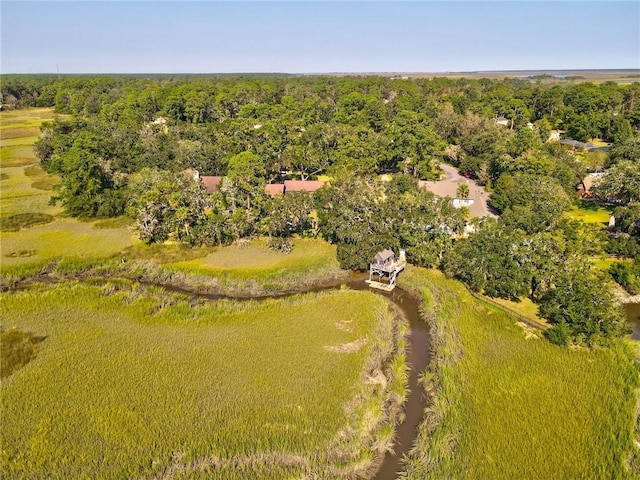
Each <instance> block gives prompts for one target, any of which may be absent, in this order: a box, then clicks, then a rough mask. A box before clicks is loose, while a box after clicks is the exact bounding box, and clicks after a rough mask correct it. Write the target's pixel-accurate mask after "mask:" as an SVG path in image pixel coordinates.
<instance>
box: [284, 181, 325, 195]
mask: <svg viewBox="0 0 640 480" xmlns="http://www.w3.org/2000/svg"><path fill="white" fill-rule="evenodd" d="M324 183H325V182H321V181H319V180H285V181H284V191H285V192H303V191H304V192H309V193H315V192H316V190H318V189H320V188H322V187H323V186H324Z"/></svg>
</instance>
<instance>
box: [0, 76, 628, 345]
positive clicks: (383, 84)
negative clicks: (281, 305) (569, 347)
mask: <svg viewBox="0 0 640 480" xmlns="http://www.w3.org/2000/svg"><path fill="white" fill-rule="evenodd" d="M8 80H11V81H7V82H3V87H2V88H3V99H5V98H7V95H12V96H13V97H14V98H16V99H24V103H25V104H28V102H35V105H49V106H54V107H55V111H56V112H57V113H59V114H60V116H59V117H58V118H56V119H55V120H54V121H53V122H51V123H49V124H46V125H44V126H43V134H42V138H41V139H40V141H39V142H38V143H37V144H36V147H35V148H36V153H37V155H38V157H39V159H40V161H41V164H42V166H43V168H45V170H47V171H48V172H50V173H54V174H58V175H60V176H61V178H62V180H61V182H60V183H59V184H58V185H57V186H56V192H55V196H54V198H53V200H54V201H59V202H61V203H62V205H63V206H64V207H65V209H66V210H67V212H68V213H69V214H71V215H74V216H89V217H94V216H115V215H121V214H123V213H127V214H128V215H131V216H133V217H134V218H136V219H137V224H136V228H137V231H138V234H139V236H140V238H142V239H144V240H145V241H147V242H150V243H151V242H160V241H164V240H166V239H168V238H174V239H177V240H179V241H180V242H183V243H185V244H188V245H197V244H226V243H230V242H232V241H234V240H237V239H240V238H244V237H248V236H252V235H255V234H264V235H268V236H269V237H270V238H271V244H272V245H273V246H274V247H275V248H281V249H284V250H286V249H287V248H290V245H291V244H290V241H289V240H288V239H289V238H290V237H291V235H294V234H298V235H317V234H320V235H322V236H323V237H324V238H326V239H327V240H329V241H331V242H333V243H335V244H337V246H338V258H339V260H340V263H341V265H342V266H344V267H345V268H353V269H364V268H366V267H367V265H368V262H369V261H370V259H371V257H372V256H373V254H374V253H375V252H376V251H377V250H379V249H381V248H389V247H396V248H397V247H400V246H402V247H405V248H407V255H408V258H409V260H410V261H411V262H413V263H415V264H418V265H425V266H435V267H440V268H442V269H443V270H444V271H445V272H446V273H448V274H449V275H451V276H454V277H456V278H459V279H460V280H462V281H464V282H465V283H467V285H469V286H470V288H473V289H475V290H478V291H483V292H484V293H486V294H488V295H491V296H499V297H504V298H512V299H515V298H518V297H521V296H528V297H530V298H531V299H532V300H533V301H535V302H536V303H538V304H539V305H540V313H541V314H542V315H543V316H544V317H545V318H547V319H548V320H549V321H550V322H551V323H552V324H554V325H555V327H554V328H553V329H552V330H551V331H550V333H549V338H550V339H552V340H553V341H555V342H557V343H568V342H569V341H573V342H578V343H588V344H595V343H599V342H601V341H603V339H606V338H608V337H611V336H616V335H619V334H621V333H622V332H623V330H624V323H623V321H622V318H621V316H620V314H619V312H618V311H617V310H616V308H615V302H614V301H613V297H612V296H611V290H610V289H609V288H608V283H607V281H608V280H607V277H606V276H603V275H602V274H600V273H597V271H595V270H593V268H591V267H590V264H589V263H588V262H587V258H588V257H589V256H592V255H594V254H596V253H598V252H601V251H602V250H603V249H615V248H618V249H622V250H625V249H626V250H625V252H627V253H628V252H629V251H631V250H632V249H633V248H634V245H637V241H636V239H637V236H638V230H640V228H638V224H639V223H638V218H637V217H638V211H639V210H640V209H638V207H637V204H638V203H637V202H638V200H639V199H638V192H637V191H636V190H637V188H636V187H637V186H638V181H637V179H638V145H639V144H640V142H639V140H638V133H637V132H638V130H639V129H640V104H639V103H638V101H637V98H636V96H637V94H638V92H640V88H639V86H638V84H632V85H618V84H615V83H612V82H605V83H602V84H600V85H594V84H590V83H579V84H563V83H561V84H545V83H542V82H537V81H531V80H527V79H510V80H500V81H497V80H485V79H482V80H469V79H447V78H434V79H412V80H392V79H388V78H383V77H358V78H356V77H344V78H342V77H255V76H239V77H219V78H172V77H152V78H138V77H74V78H63V79H61V80H55V79H54V80H52V81H48V82H42V84H38V83H37V82H34V83H33V84H29V82H26V81H25V79H22V78H18V80H21V81H22V82H23V84H25V85H30V86H28V88H27V87H24V89H23V90H24V92H27V91H30V92H33V91H36V92H37V95H36V94H33V93H32V94H31V95H32V97H35V98H31V97H28V95H27V94H26V93H25V94H22V93H20V92H21V91H22V90H20V87H19V86H18V87H16V85H19V82H18V83H16V82H14V80H13V79H8ZM7 85H8V86H7ZM5 88H6V89H7V90H5ZM8 89H12V90H10V93H6V92H9V90H8ZM34 89H35V90H34ZM38 89H39V90H38ZM29 98H31V99H29ZM3 101H4V100H3ZM499 116H501V117H505V118H506V119H507V120H508V122H507V125H500V124H498V123H497V122H496V120H495V119H496V117H499ZM558 128H561V129H563V130H564V131H565V132H566V135H569V136H571V137H573V138H575V139H577V140H588V139H590V138H592V137H600V138H603V139H605V140H608V141H611V142H612V148H611V152H610V154H606V153H602V152H583V151H578V152H576V151H575V150H574V149H572V148H570V147H567V146H564V145H559V144H558V143H557V142H550V141H548V139H549V136H550V133H551V131H552V130H554V129H558ZM443 161H444V162H448V163H450V164H452V165H455V166H457V167H458V168H459V169H460V170H461V171H464V172H467V173H468V174H469V175H470V176H472V177H474V178H475V179H477V181H479V182H480V183H483V184H485V185H486V186H487V188H488V189H489V190H490V191H491V192H492V198H491V204H492V206H493V208H494V209H495V210H496V211H497V212H499V213H500V218H499V219H498V220H497V221H492V220H486V221H481V222H476V225H475V228H476V233H475V234H473V235H471V236H469V238H461V237H462V236H461V235H460V234H461V233H462V231H463V228H464V225H465V222H467V221H468V218H467V214H468V212H467V211H466V210H465V209H460V210H458V209H454V208H453V206H452V204H451V201H450V199H439V198H437V197H435V196H433V195H432V194H430V193H429V192H425V191H423V190H421V189H420V188H418V182H417V181H418V179H434V178H437V177H438V176H439V168H438V164H439V163H441V162H443ZM186 169H195V170H198V171H199V172H200V173H202V174H205V175H206V174H209V175H224V180H223V182H222V184H221V186H220V189H219V191H218V192H216V193H215V194H213V195H207V194H206V192H205V191H204V189H203V188H202V186H201V185H200V184H199V182H197V181H194V180H193V178H191V177H189V175H185V174H181V173H180V172H182V171H184V170H186ZM588 171H599V172H601V173H603V175H602V176H601V178H600V179H599V182H598V183H597V184H596V187H595V194H596V196H597V198H599V199H601V200H602V201H607V202H610V203H615V205H616V206H617V208H616V218H617V219H619V221H617V222H616V228H617V229H618V231H617V232H616V234H615V235H614V236H613V237H612V238H611V239H603V238H600V237H598V235H597V234H595V233H594V232H591V231H589V230H588V229H586V228H584V226H583V225H582V224H580V223H578V222H572V221H570V220H567V219H566V218H564V216H563V212H565V211H567V210H568V209H569V208H570V206H571V205H572V203H574V202H575V201H576V200H577V196H576V193H575V186H576V184H577V183H578V182H579V181H580V180H581V179H582V178H583V177H584V175H585V174H586V173H587V172H588ZM383 173H392V174H393V176H392V180H391V181H390V182H386V183H383V182H380V181H379V179H378V175H380V174H383ZM322 174H324V175H329V176H330V177H331V178H332V181H331V183H330V185H327V186H326V187H324V188H323V189H321V190H320V191H318V192H317V193H316V194H315V195H314V196H313V197H312V196H310V195H308V194H306V193H304V192H303V193H295V194H287V195H285V196H281V197H276V198H270V197H269V196H267V195H266V193H265V191H264V185H265V184H266V183H271V182H279V181H281V180H282V178H283V176H284V175H288V176H293V177H296V178H301V179H308V178H316V176H318V175H322ZM633 179H636V180H633ZM634 181H635V183H634ZM634 242H636V243H634ZM624 274H625V272H621V273H619V275H618V277H619V278H622V277H623V276H624ZM628 276H629V275H627V277H628ZM625 278H626V277H625ZM560 305H562V306H563V307H562V308H560V307H559V306H560Z"/></svg>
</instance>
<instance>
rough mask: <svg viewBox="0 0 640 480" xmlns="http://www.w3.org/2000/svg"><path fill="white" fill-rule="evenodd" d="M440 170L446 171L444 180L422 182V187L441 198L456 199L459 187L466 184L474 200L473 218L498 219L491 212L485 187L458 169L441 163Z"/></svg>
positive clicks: (470, 209)
mask: <svg viewBox="0 0 640 480" xmlns="http://www.w3.org/2000/svg"><path fill="white" fill-rule="evenodd" d="M440 168H441V169H442V170H444V173H445V177H444V178H443V179H442V180H438V181H421V182H420V186H422V187H424V188H426V189H427V190H429V191H430V192H433V193H434V194H435V195H438V196H439V197H451V198H456V190H457V189H458V185H460V184H461V183H466V184H467V185H469V197H470V198H472V199H473V200H474V202H473V205H471V206H470V207H469V213H470V214H471V218H474V217H494V218H495V217H496V215H495V214H494V213H492V212H491V210H489V206H488V202H489V194H488V193H487V192H486V190H485V189H484V187H483V186H481V185H478V184H477V183H476V182H475V181H474V180H472V179H470V178H464V177H463V176H462V175H460V174H459V173H458V169H457V168H456V167H452V166H451V165H447V164H446V163H441V164H440Z"/></svg>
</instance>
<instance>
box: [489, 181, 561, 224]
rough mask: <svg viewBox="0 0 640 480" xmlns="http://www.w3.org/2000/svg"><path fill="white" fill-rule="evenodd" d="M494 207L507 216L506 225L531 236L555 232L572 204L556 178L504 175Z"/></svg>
mask: <svg viewBox="0 0 640 480" xmlns="http://www.w3.org/2000/svg"><path fill="white" fill-rule="evenodd" d="M491 205H492V206H493V207H494V208H497V209H498V210H500V211H502V212H503V221H504V222H505V224H506V225H508V226H510V227H513V228H519V229H522V230H524V231H525V232H527V233H530V234H531V233H538V232H541V231H544V230H549V229H550V228H552V227H553V226H554V225H555V224H556V222H557V221H558V220H559V219H560V217H561V214H562V212H564V211H567V210H569V207H570V205H571V202H570V199H569V197H568V196H567V194H566V193H565V191H564V189H563V188H562V186H561V185H560V184H559V183H558V181H557V180H555V179H554V178H550V177H544V176H538V175H531V174H515V175H511V174H503V175H501V176H500V178H499V179H498V181H497V182H496V184H495V187H494V191H493V193H492V195H491Z"/></svg>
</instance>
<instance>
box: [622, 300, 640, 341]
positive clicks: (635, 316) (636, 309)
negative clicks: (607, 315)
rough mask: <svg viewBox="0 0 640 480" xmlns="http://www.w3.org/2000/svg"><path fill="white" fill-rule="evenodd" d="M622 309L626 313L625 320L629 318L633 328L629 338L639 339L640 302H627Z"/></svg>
mask: <svg viewBox="0 0 640 480" xmlns="http://www.w3.org/2000/svg"><path fill="white" fill-rule="evenodd" d="M624 309H625V312H626V314H627V320H629V323H631V327H632V328H633V331H632V332H631V338H633V339H634V340H640V303H627V304H625V306H624Z"/></svg>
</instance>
